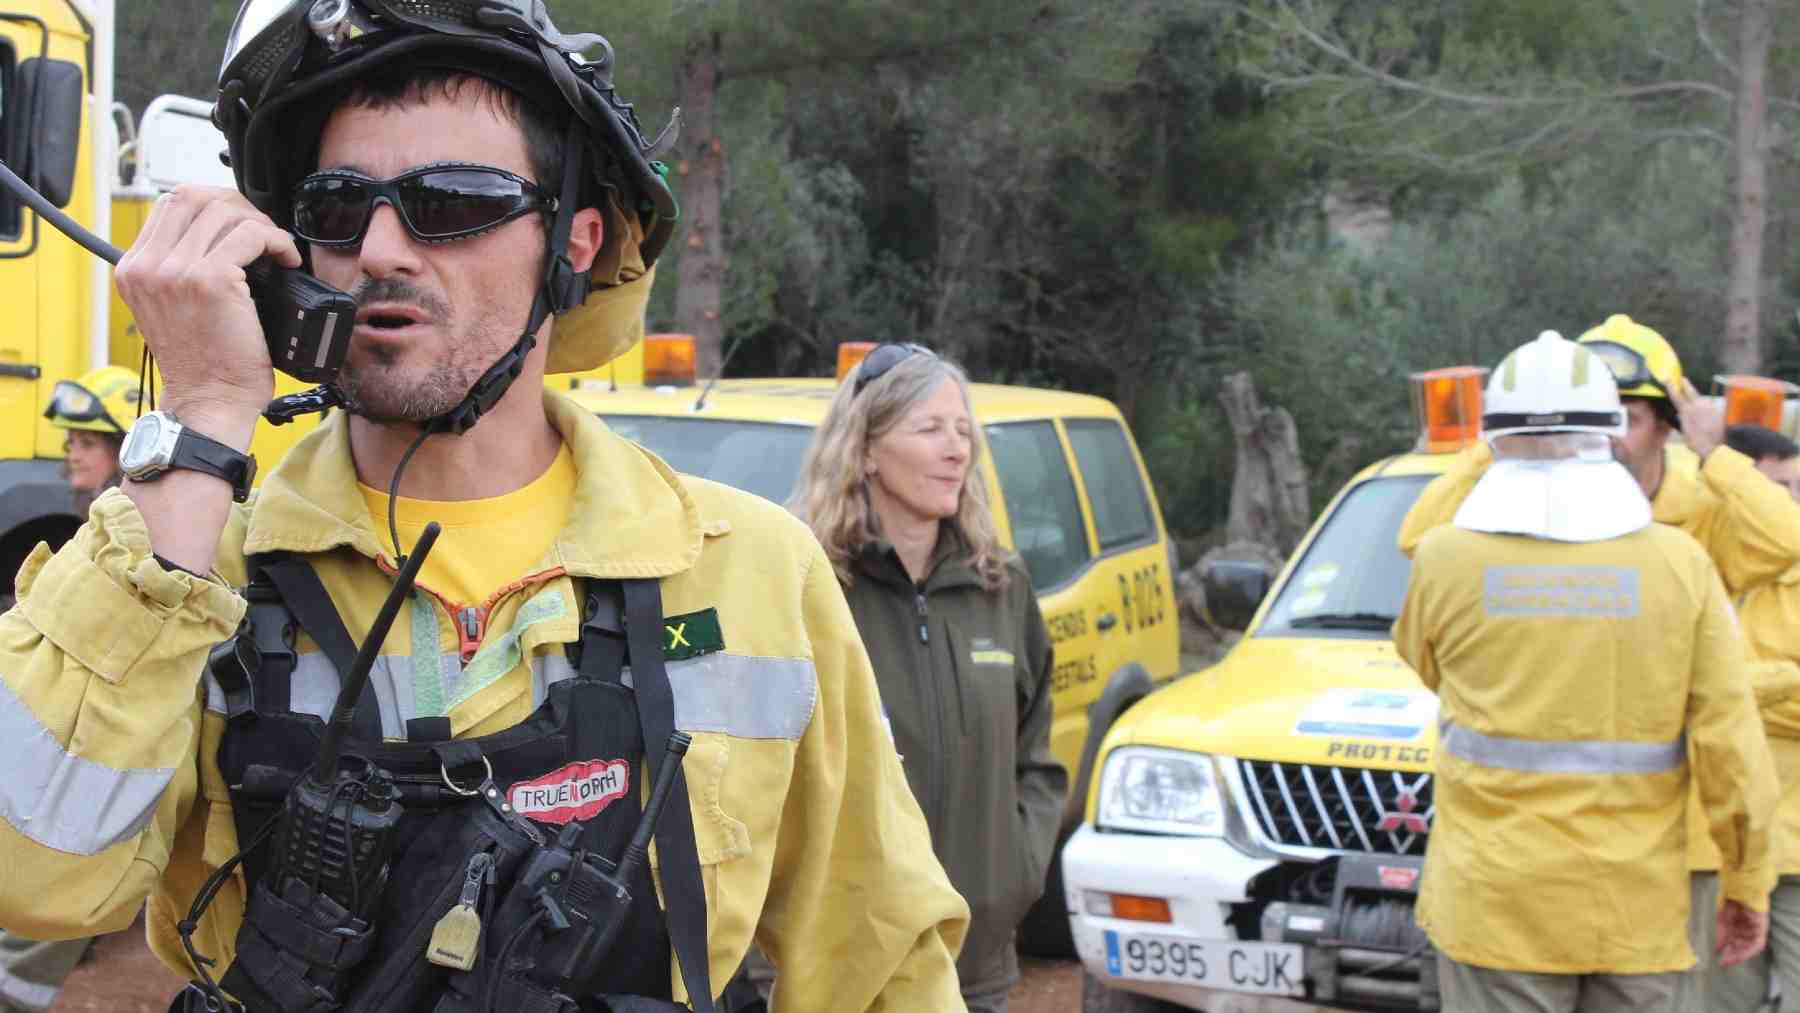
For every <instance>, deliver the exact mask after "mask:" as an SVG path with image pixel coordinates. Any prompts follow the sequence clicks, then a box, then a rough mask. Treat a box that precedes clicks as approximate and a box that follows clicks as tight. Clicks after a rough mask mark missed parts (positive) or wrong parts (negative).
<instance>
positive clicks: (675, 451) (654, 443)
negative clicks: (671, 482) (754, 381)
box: [600, 415, 813, 504]
mask: <svg viewBox="0 0 1800 1013" xmlns="http://www.w3.org/2000/svg"><path fill="white" fill-rule="evenodd" d="M600 417H601V418H602V419H604V420H605V421H606V425H607V427H608V428H610V429H611V430H612V431H613V432H615V433H618V434H619V435H620V436H623V437H625V438H626V439H628V440H631V441H633V442H636V443H639V444H642V445H643V446H645V447H647V448H648V449H649V450H650V452H651V453H654V454H655V455H656V456H658V457H660V458H662V459H663V460H665V461H667V462H669V467H671V468H674V469H675V470H676V471H679V472H681V473H683V474H686V475H698V476H700V477H701V478H710V479H712V480H713V481H715V482H723V483H724V484H726V485H729V486H732V487H734V488H738V489H742V490H744V491H745V492H753V493H755V494H757V495H758V496H761V497H763V498H764V499H768V500H773V501H775V502H776V503H783V504H785V503H786V502H787V499H788V495H789V494H790V493H792V492H793V491H794V483H796V482H798V481H799V480H800V462H801V459H802V458H804V457H805V456H806V445H807V444H809V443H811V442H812V437H813V427H811V426H802V425H790V424H785V423H779V422H744V421H742V420H739V419H697V418H681V417H677V416H667V415H601V416H600Z"/></svg>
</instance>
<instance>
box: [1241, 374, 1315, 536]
mask: <svg viewBox="0 0 1800 1013" xmlns="http://www.w3.org/2000/svg"><path fill="white" fill-rule="evenodd" d="M1219 402H1220V403H1221V404H1223V405H1224V406H1225V417H1226V418H1227V419H1228V420H1230V422H1231V434H1232V436H1233V437H1234V438H1236V440H1237V467H1236V470H1235V472H1234V473H1233V475H1232V478H1231V516H1230V518H1229V519H1228V520H1227V521H1226V523H1225V538H1226V541H1228V542H1256V543H1258V544H1261V545H1266V546H1269V547H1271V548H1273V549H1274V550H1275V551H1276V552H1278V553H1279V554H1280V555H1281V556H1283V557H1286V556H1287V554H1288V553H1290V552H1293V551H1294V546H1295V545H1298V544H1299V542H1300V538H1301V536H1303V535H1305V534H1306V526H1307V524H1308V522H1310V521H1311V519H1312V508H1311V507H1310V506H1309V504H1308V502H1307V499H1308V497H1307V493H1306V465H1304V464H1303V463H1301V461H1300V439H1299V434H1298V433H1297V432H1296V430H1295V429H1294V417H1293V416H1292V415H1289V414H1288V413H1287V409H1285V408H1264V407H1263V404H1262V398H1261V396H1259V395H1258V394H1257V392H1256V384H1255V382H1254V381H1252V380H1251V379H1250V374H1249V373H1243V372H1240V373H1233V374H1231V375H1230V376H1228V377H1226V378H1225V382H1224V384H1223V385H1222V386H1221V387H1220V390H1219Z"/></svg>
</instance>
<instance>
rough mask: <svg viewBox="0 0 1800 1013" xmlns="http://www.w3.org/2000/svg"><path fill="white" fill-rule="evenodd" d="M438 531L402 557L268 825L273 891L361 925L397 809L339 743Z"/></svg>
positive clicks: (365, 764) (428, 528)
mask: <svg viewBox="0 0 1800 1013" xmlns="http://www.w3.org/2000/svg"><path fill="white" fill-rule="evenodd" d="M439 530H440V529H439V527H438V525H437V523H436V522H433V523H430V524H427V525H425V530H424V531H423V532H422V533H421V534H420V535H419V541H418V544H417V545H415V546H414V547H413V551H412V552H411V553H410V554H409V555H408V556H407V557H406V564H405V565H404V566H402V567H401V568H400V573H399V575H398V576H397V577H396V578H395V581H394V586H393V588H392V589H391V590H389V591H388V595H387V598H386V599H385V600H383V601H382V603H381V611H379V612H377V613H376V614H375V623H374V625H373V626H371V627H370V628H369V635H368V636H367V637H365V638H363V642H362V646H361V647H359V648H358V649H357V652H356V661H355V662H354V663H353V664H352V665H351V666H350V671H349V673H348V674H347V675H346V676H345V678H344V682H343V685H342V686H341V687H340V688H339V689H338V696H337V702H336V704H335V705H334V706H333V707H332V711H331V720H330V721H329V722H327V724H326V726H325V735H324V738H323V740H322V741H321V742H320V743H319V755H318V756H317V757H316V758H315V759H314V760H313V766H312V769H311V770H309V771H308V772H307V773H306V774H305V775H304V776H303V777H301V778H300V780H299V782H298V783H296V784H295V785H294V788H293V790H292V791H290V792H288V796H287V799H286V800H285V801H284V802H283V803H282V810H281V816H280V818H279V822H277V823H276V825H275V850H274V852H273V855H272V858H273V861H272V863H271V865H270V868H269V872H270V875H271V879H270V882H271V883H273V884H274V886H275V890H276V892H277V893H279V894H283V895H285V894H286V893H287V891H288V890H289V887H290V884H291V883H292V882H295V881H298V882H303V883H305V884H306V885H307V886H309V887H311V889H312V890H313V891H314V892H315V893H317V894H322V895H324V896H327V897H330V898H331V899H332V900H333V901H335V902H336V903H337V904H338V905H339V906H340V907H342V908H343V909H344V910H345V911H346V912H347V913H348V914H349V916H350V917H351V918H353V919H356V920H358V921H361V922H364V923H367V921H368V916H369V913H370V909H371V908H372V907H373V906H374V904H375V901H376V900H377V899H378V898H379V897H380V896H381V885H382V882H383V880H385V878H386V877H387V866H388V856H389V854H390V852H391V851H392V850H393V841H394V829H395V828H396V827H398V826H399V825H400V816H401V813H402V808H401V806H400V800H399V799H400V795H399V791H398V790H397V789H396V788H395V786H394V779H393V776H392V775H390V774H389V773H388V772H387V771H385V770H382V769H381V768H380V767H377V766H375V765H374V764H373V763H370V762H369V761H367V760H364V759H362V758H360V757H348V758H346V757H344V755H343V752H344V738H345V736H346V735H347V734H348V733H349V730H350V721H351V718H352V716H353V715H354V714H355V711H356V702H357V701H358V700H360V699H361V698H362V691H363V687H364V686H365V685H367V684H368V681H369V671H370V669H371V668H373V667H374V664H375V658H376V656H377V655H378V654H379V653H380V651H381V645H382V643H383V642H384V641H385V640H386V639H387V634H388V630H389V629H391V628H392V627H393V625H394V617H395V616H396V615H398V614H399V611H400V603H401V602H403V601H405V600H406V598H407V596H408V595H410V594H411V593H412V588H413V581H414V580H416V579H417V578H418V575H419V567H420V566H422V565H424V562H425V557H426V556H427V555H429V554H430V552H431V546H432V543H434V542H436V541H437V537H438V532H439Z"/></svg>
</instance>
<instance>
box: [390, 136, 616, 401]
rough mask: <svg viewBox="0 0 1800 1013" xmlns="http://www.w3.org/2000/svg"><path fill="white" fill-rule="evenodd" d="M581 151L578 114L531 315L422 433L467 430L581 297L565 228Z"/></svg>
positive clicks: (582, 282) (580, 278) (582, 281)
mask: <svg viewBox="0 0 1800 1013" xmlns="http://www.w3.org/2000/svg"><path fill="white" fill-rule="evenodd" d="M586 153H587V148H586V145H584V144H583V143H582V135H581V119H580V117H570V119H569V128H568V131H567V133H566V135H565V137H564V140H563V178H562V192H561V194H560V196H559V197H558V198H557V201H556V211H555V216H554V218H553V219H552V220H551V225H550V229H549V233H548V237H547V239H546V242H545V246H546V249H545V258H544V279H543V283H542V284H541V285H539V286H538V292H537V295H536V296H535V297H534V298H533V299H532V300H531V316H530V317H529V318H528V319H527V320H526V322H525V332H524V333H523V334H521V335H519V340H518V341H517V342H516V343H514V345H513V346H512V348H511V349H509V350H508V351H507V353H506V354H505V355H502V356H501V357H500V359H499V361H497V362H495V363H494V364H493V365H492V366H489V367H488V368H487V371H486V372H484V373H482V374H481V378H480V379H478V380H476V381H475V385H474V386H472V387H470V388H469V393H468V395H467V396H465V397H464V398H463V399H462V402H461V403H460V404H458V405H457V406H456V407H455V408H452V409H450V410H449V411H447V412H445V413H444V414H442V415H439V416H436V417H435V418H432V419H428V420H427V421H426V422H425V426H424V428H425V431H426V432H428V433H449V434H451V435H452V436H460V435H461V434H463V433H465V432H468V431H469V429H470V428H471V427H472V426H474V425H475V423H476V422H479V421H480V420H481V417H482V416H483V415H485V414H487V413H488V411H490V410H491V409H492V408H493V407H494V405H496V404H498V403H499V402H500V399H501V398H502V397H504V396H506V391H507V389H508V388H510V387H511V386H512V382H513V381H514V380H517V379H518V378H519V373H520V372H521V371H523V370H524V368H525V358H526V357H527V356H529V355H530V354H531V350H532V349H533V348H534V347H536V346H537V332H538V328H540V327H542V326H544V321H545V320H546V319H547V318H548V317H549V316H550V314H552V313H566V312H567V311H569V310H572V309H574V308H575V307H577V306H579V305H581V302H582V300H584V299H586V298H587V292H588V278H587V273H586V272H582V271H576V270H575V267H574V265H573V264H571V263H569V233H570V232H571V231H572V230H573V228H574V222H575V211H576V208H577V207H578V206H579V204H580V202H581V176H582V170H583V168H584V161H585V156H586Z"/></svg>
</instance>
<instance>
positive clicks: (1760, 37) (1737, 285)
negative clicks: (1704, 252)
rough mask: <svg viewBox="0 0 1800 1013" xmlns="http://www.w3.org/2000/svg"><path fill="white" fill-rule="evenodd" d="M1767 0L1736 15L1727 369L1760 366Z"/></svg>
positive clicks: (1752, 2)
mask: <svg viewBox="0 0 1800 1013" xmlns="http://www.w3.org/2000/svg"><path fill="white" fill-rule="evenodd" d="M1770 7H1771V0H1744V4H1743V9H1742V12H1741V13H1740V14H1739V15H1738V18H1739V21H1738V89H1737V101H1736V104H1735V108H1734V109H1733V117H1732V118H1733V123H1732V156H1733V161H1734V163H1735V167H1736V170H1737V171H1736V172H1735V174H1734V177H1735V178H1734V179H1733V193H1732V197H1733V201H1734V204H1735V207H1734V212H1735V213H1734V214H1733V215H1732V227H1731V283H1730V289H1729V295H1728V302H1727V304H1726V311H1725V342H1724V346H1723V347H1722V348H1721V349H1720V350H1719V360H1720V362H1721V364H1722V365H1723V366H1724V367H1725V369H1726V371H1728V372H1732V373H1757V372H1761V370H1762V359H1763V356H1762V334H1761V326H1760V325H1761V322H1762V256H1763V231H1764V229H1765V228H1766V226H1767V223H1768V217H1769V209H1768V200H1767V198H1768V148H1767V146H1766V145H1765V144H1764V142H1763V130H1764V125H1765V122H1766V120H1767V117H1768V109H1769V101H1768V93H1767V78H1768V70H1769V36H1770V34H1771V25H1770Z"/></svg>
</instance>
